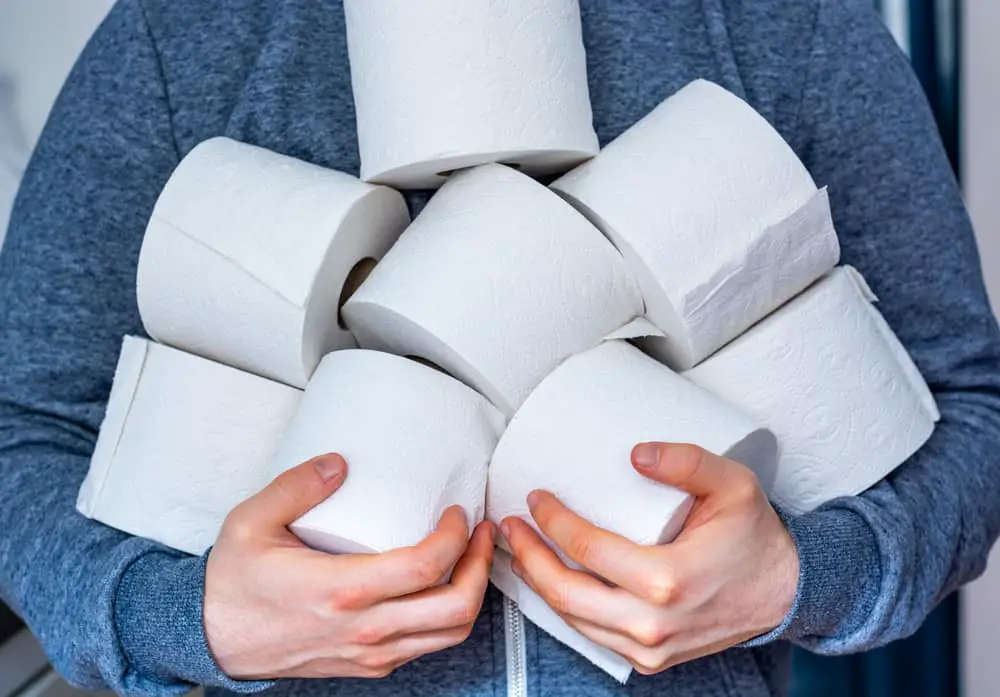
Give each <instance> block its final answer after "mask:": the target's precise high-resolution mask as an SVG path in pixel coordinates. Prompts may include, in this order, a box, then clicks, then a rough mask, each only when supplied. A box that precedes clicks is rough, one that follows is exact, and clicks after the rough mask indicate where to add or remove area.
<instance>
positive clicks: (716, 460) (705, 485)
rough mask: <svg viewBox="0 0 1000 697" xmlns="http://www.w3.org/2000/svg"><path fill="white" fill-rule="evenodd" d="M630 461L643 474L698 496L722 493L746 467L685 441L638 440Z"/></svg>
mask: <svg viewBox="0 0 1000 697" xmlns="http://www.w3.org/2000/svg"><path fill="white" fill-rule="evenodd" d="M632 464H633V465H634V466H635V468H636V470H637V471H638V472H639V473H640V474H642V475H643V476H646V477H649V478H650V479H652V480H654V481H657V482H660V483H661V484H667V485H669V486H672V487H675V488H677V489H681V490H682V491H686V492H688V493H689V494H693V495H695V496H697V497H698V498H705V497H707V496H711V495H713V494H720V493H722V492H723V491H725V489H726V487H727V486H728V485H731V484H733V483H735V482H734V478H737V479H738V478H740V477H742V475H743V473H742V472H740V471H739V470H742V469H746V468H745V467H742V466H741V465H739V464H737V463H735V462H733V461H732V460H728V459H726V458H724V457H719V456H718V455H716V454H714V453H710V452H709V451H707V450H705V449H704V448H701V447H699V446H697V445H689V444H686V443H640V444H639V445H637V446H635V447H634V448H633V449H632ZM747 473H749V470H747Z"/></svg>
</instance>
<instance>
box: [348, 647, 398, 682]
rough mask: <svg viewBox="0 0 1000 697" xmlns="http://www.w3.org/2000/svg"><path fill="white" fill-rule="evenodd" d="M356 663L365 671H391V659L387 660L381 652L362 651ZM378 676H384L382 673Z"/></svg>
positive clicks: (387, 672)
mask: <svg viewBox="0 0 1000 697" xmlns="http://www.w3.org/2000/svg"><path fill="white" fill-rule="evenodd" d="M356 663H357V664H358V665H359V666H361V667H362V668H364V669H365V670H367V671H371V672H375V673H378V672H381V671H383V670H384V671H385V675H388V674H389V673H390V672H391V667H390V663H391V661H389V660H387V657H386V656H384V655H382V654H381V653H376V652H374V651H368V652H363V653H362V654H361V655H360V656H359V657H358V659H357V661H356ZM380 677H384V675H383V676H380Z"/></svg>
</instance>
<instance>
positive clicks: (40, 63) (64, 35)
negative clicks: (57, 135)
mask: <svg viewBox="0 0 1000 697" xmlns="http://www.w3.org/2000/svg"><path fill="white" fill-rule="evenodd" d="M113 4H114V0H0V74H7V75H9V76H11V77H13V79H14V90H15V96H14V103H15V108H16V110H17V115H18V116H19V117H20V121H21V127H22V130H23V132H24V135H25V137H26V138H27V141H28V144H29V145H34V143H35V141H36V140H38V135H39V133H41V130H42V126H43V125H44V123H45V118H46V116H47V115H48V113H49V110H50V108H51V107H52V102H53V101H54V100H55V98H56V95H57V94H58V93H59V89H60V88H61V87H62V83H63V82H64V81H65V79H66V74H67V73H68V72H69V69H70V68H71V67H72V65H73V63H74V62H75V61H76V57H77V56H78V55H79V53H80V50H81V49H82V48H83V46H84V44H85V43H86V42H87V39H89V38H90V35H91V34H92V33H93V31H94V28H95V27H96V26H97V25H98V23H99V22H100V21H101V20H102V19H103V18H104V15H105V14H107V11H108V9H109V8H110V7H111V5H113Z"/></svg>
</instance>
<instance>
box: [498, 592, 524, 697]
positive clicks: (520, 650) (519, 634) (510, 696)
mask: <svg viewBox="0 0 1000 697" xmlns="http://www.w3.org/2000/svg"><path fill="white" fill-rule="evenodd" d="M503 614H504V638H505V640H506V641H505V643H506V648H507V697H527V695H528V668H527V666H526V665H525V664H526V663H527V650H526V648H525V646H524V615H522V614H521V610H520V609H519V608H518V607H517V603H515V602H514V601H513V600H511V599H510V598H508V597H507V596H504V598H503Z"/></svg>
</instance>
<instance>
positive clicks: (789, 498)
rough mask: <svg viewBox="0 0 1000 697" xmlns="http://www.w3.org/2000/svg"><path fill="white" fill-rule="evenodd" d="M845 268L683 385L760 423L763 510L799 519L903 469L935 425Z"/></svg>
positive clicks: (865, 295) (916, 381) (909, 366)
mask: <svg viewBox="0 0 1000 697" xmlns="http://www.w3.org/2000/svg"><path fill="white" fill-rule="evenodd" d="M874 300H875V296H874V295H873V294H872V292H871V290H870V289H869V288H868V286H867V284H866V283H865V281H864V279H863V278H862V277H861V275H860V274H859V273H858V272H857V271H856V270H855V269H853V268H852V267H849V266H845V267H841V268H838V269H836V270H834V271H833V272H831V273H830V274H828V275H827V276H826V277H824V278H823V279H822V280H821V281H819V282H818V283H816V284H815V285H813V286H812V287H811V288H809V290H807V291H806V292H805V293H803V294H802V295H800V296H799V297H797V298H795V299H794V300H792V301H791V302H790V303H788V304H787V305H785V306H784V307H782V308H781V309H780V310H778V311H777V312H775V313H774V314H773V315H771V316H770V317H768V318H767V319H765V320H764V321H763V322H761V323H760V324H758V325H757V326H756V327H754V328H753V329H751V330H750V331H748V332H747V333H746V334H744V335H743V336H741V337H740V338H738V339H736V340H735V341H733V342H732V343H731V344H729V345H728V346H726V347H725V348H724V349H722V350H721V351H719V352H718V353H717V354H715V355H714V356H712V357H711V358H709V359H708V360H707V361H705V362H704V363H702V364H701V365H699V366H698V367H696V368H694V369H693V370H691V371H689V372H687V373H685V377H687V378H688V379H690V380H692V381H693V382H695V383H697V384H699V385H701V386H703V387H704V388H705V389H707V390H710V391H711V392H713V393H714V394H716V395H718V396H719V397H721V398H722V399H725V400H726V401H728V402H730V403H732V404H735V405H736V406H738V407H740V408H742V409H744V410H745V411H746V412H747V413H749V414H751V415H753V416H754V417H756V418H757V419H759V420H761V421H762V422H763V423H765V424H766V425H767V426H768V427H770V429H771V430H772V431H774V433H775V435H777V437H778V442H779V443H780V445H781V459H780V461H779V465H778V470H777V477H776V479H775V481H774V485H773V486H772V487H771V488H770V490H769V492H768V493H769V495H770V497H771V500H772V501H774V502H775V503H777V504H779V505H780V506H783V507H784V508H785V509H787V510H788V511H790V512H792V513H796V514H798V513H804V512H806V511H810V510H812V509H813V508H815V507H817V506H819V505H820V504H822V503H824V502H826V501H828V500H830V499H832V498H835V497H837V496H850V495H854V494H859V493H861V492H863V491H864V490H865V489H868V488H869V487H871V486H872V485H873V484H875V483H876V482H878V481H879V480H881V479H883V478H884V477H885V476H886V475H888V474H889V473H890V472H891V471H892V470H893V469H895V468H896V467H897V466H898V465H900V464H902V463H903V462H904V461H905V460H906V459H907V458H909V457H910V456H911V455H912V454H913V453H914V452H916V451H917V450H918V449H919V448H920V446H921V445H923V444H924V442H926V441H927V439H928V438H929V437H930V435H931V432H932V431H933V430H934V424H935V422H936V421H937V420H938V419H939V418H940V417H939V414H938V410H937V406H936V405H935V403H934V397H933V395H932V394H931V392H930V390H929V389H928V387H927V384H926V383H925V382H924V380H923V378H922V377H921V376H920V373H919V371H918V370H917V368H916V366H915V365H914V364H913V361H912V360H911V359H910V357H909V355H907V353H906V350H905V349H904V348H903V346H902V345H901V344H900V343H899V340H898V339H897V338H896V336H895V334H893V332H892V330H891V329H890V328H889V325H888V324H887V323H886V322H885V320H884V319H883V318H882V316H881V314H879V312H878V310H876V309H875V308H874V307H873V306H872V302H873V301H874Z"/></svg>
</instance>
